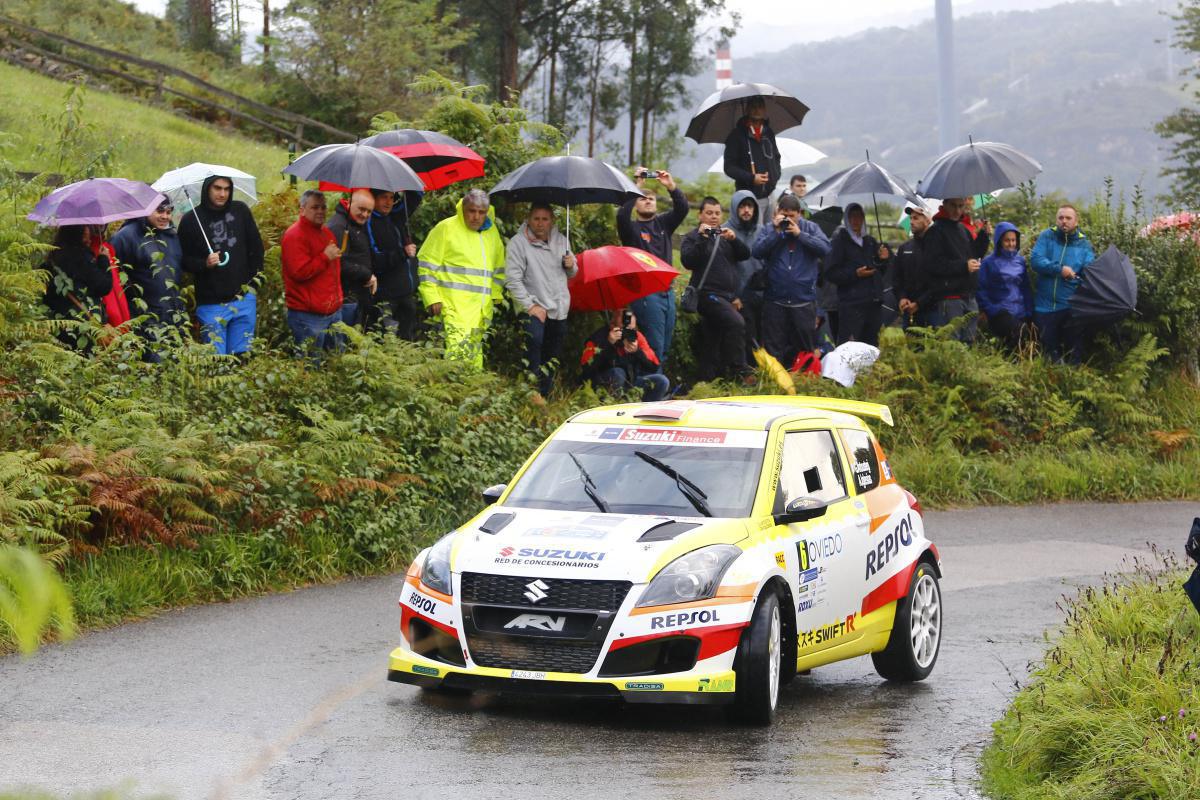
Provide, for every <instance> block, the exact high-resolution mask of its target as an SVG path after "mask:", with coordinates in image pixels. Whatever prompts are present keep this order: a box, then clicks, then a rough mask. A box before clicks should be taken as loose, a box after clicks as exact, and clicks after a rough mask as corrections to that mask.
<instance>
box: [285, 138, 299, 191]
mask: <svg viewBox="0 0 1200 800" xmlns="http://www.w3.org/2000/svg"><path fill="white" fill-rule="evenodd" d="M296 138H297V139H299V138H300V136H299V133H297V136H296ZM295 160H296V143H295V142H294V141H293V142H288V164H291V163H292V162H293V161H295ZM288 178H289V179H291V183H292V186H295V185H296V176H295V175H289V176H288Z"/></svg>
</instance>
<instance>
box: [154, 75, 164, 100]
mask: <svg viewBox="0 0 1200 800" xmlns="http://www.w3.org/2000/svg"><path fill="white" fill-rule="evenodd" d="M162 90H163V74H162V73H161V72H159V73H157V77H155V79H154V102H155V103H160V104H161V103H162V99H163V93H162Z"/></svg>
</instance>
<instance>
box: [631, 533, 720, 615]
mask: <svg viewBox="0 0 1200 800" xmlns="http://www.w3.org/2000/svg"><path fill="white" fill-rule="evenodd" d="M741 554H742V551H741V550H740V549H739V548H737V547H734V546H733V545H731V544H714V545H709V546H708V547H701V548H700V549H699V550H693V551H692V552H690V553H687V554H685V555H682V556H680V557H679V558H677V559H675V560H674V561H672V562H671V563H670V564H668V565H667V566H665V567H664V568H663V569H662V570H661V571H660V572H659V573H658V574H657V575H655V576H654V580H652V581H650V585H649V586H647V587H646V592H645V594H643V595H642V599H641V600H640V601H638V607H639V608H641V607H644V606H665V605H670V604H672V603H687V602H690V601H692V600H706V599H708V598H709V597H712V596H713V595H714V594H715V593H716V591H717V585H718V584H719V583H720V582H721V578H722V577H723V576H724V575H725V570H727V569H729V565H730V564H732V563H733V560H734V559H735V558H737V557H738V556H740V555H741Z"/></svg>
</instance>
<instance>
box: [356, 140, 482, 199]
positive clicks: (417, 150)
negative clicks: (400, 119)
mask: <svg viewBox="0 0 1200 800" xmlns="http://www.w3.org/2000/svg"><path fill="white" fill-rule="evenodd" d="M363 144H369V145H371V146H372V147H378V148H379V149H380V150H386V151H388V152H389V153H391V154H393V155H395V156H397V157H399V158H400V159H401V160H403V161H404V162H405V163H406V164H408V166H410V167H412V170H413V172H415V173H417V175H418V176H419V177H420V178H421V180H422V181H424V183H425V191H427V192H431V191H433V190H434V189H441V188H442V187H445V186H449V185H450V184H452V183H458V182H459V181H465V180H469V179H471V178H482V177H483V167H484V158H483V156H481V155H479V154H478V153H476V152H475V151H474V150H472V149H471V148H469V147H467V146H466V145H465V144H463V143H462V142H460V141H458V140H457V139H453V138H451V137H449V136H447V135H445V134H444V133H438V132H437V131H420V130H415V129H413V128H404V129H401V130H394V131H384V132H383V133H377V134H375V135H374V136H370V137H368V138H366V139H363Z"/></svg>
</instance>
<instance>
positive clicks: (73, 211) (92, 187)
mask: <svg viewBox="0 0 1200 800" xmlns="http://www.w3.org/2000/svg"><path fill="white" fill-rule="evenodd" d="M163 199H164V198H163V195H162V194H161V193H159V192H158V191H156V190H155V189H152V188H150V187H149V186H147V185H146V184H144V183H142V182H141V181H130V180H126V179H124V178H88V179H87V180H83V181H78V182H76V183H70V184H67V185H66V186H62V187H60V188H58V189H55V190H54V191H53V192H51V193H50V194H48V195H46V196H45V197H43V198H42V199H41V200H39V201H38V204H37V205H36V206H35V207H34V209H33V211H32V212H30V214H29V216H28V217H26V219H31V220H33V221H34V222H40V223H42V224H43V225H56V226H58V225H107V224H108V223H110V222H116V221H117V220H122V219H137V218H138V217H145V216H149V215H150V213H151V212H152V211H154V209H156V208H158V205H159V203H161V202H162V201H163Z"/></svg>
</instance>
